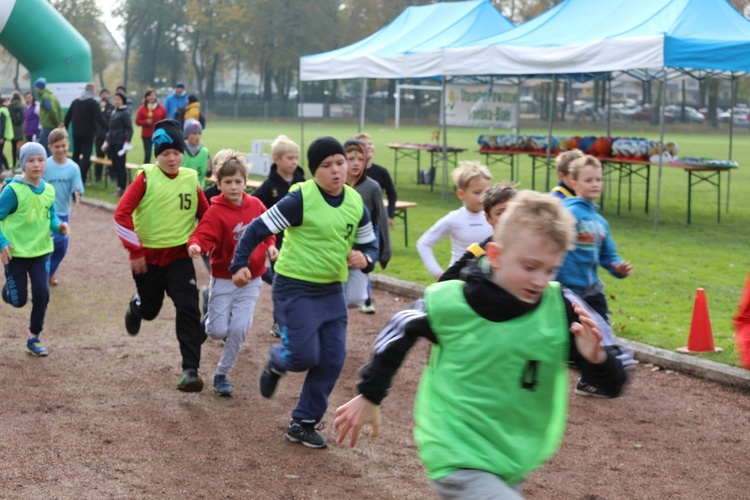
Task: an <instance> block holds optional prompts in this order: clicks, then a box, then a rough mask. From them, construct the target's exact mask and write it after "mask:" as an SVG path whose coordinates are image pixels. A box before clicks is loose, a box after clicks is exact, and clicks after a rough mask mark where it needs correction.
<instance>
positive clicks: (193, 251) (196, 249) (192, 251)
mask: <svg viewBox="0 0 750 500" xmlns="http://www.w3.org/2000/svg"><path fill="white" fill-rule="evenodd" d="M187 251H188V255H189V256H190V258H191V259H197V258H198V257H200V256H201V246H200V245H196V244H195V243H193V244H192V245H190V246H189V247H188V248H187Z"/></svg>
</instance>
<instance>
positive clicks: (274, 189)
mask: <svg viewBox="0 0 750 500" xmlns="http://www.w3.org/2000/svg"><path fill="white" fill-rule="evenodd" d="M298 182H305V171H304V170H302V168H301V167H297V169H296V170H295V171H294V178H293V179H292V182H287V181H285V180H284V178H283V177H281V175H279V172H278V167H277V166H276V164H275V163H274V164H273V165H271V172H270V173H269V174H268V177H267V178H266V180H264V181H263V184H261V185H260V186H258V188H257V189H255V190H254V191H253V193H252V194H253V196H255V197H256V198H258V199H259V200H260V201H262V202H263V204H264V205H265V206H266V208H267V209H270V208H271V207H272V206H274V205H276V203H277V202H278V201H279V200H280V199H282V198H283V197H284V196H286V194H287V193H288V192H289V188H290V187H291V186H292V184H297V183H298ZM283 242H284V232H283V231H282V232H280V233H279V234H277V235H276V248H281V244H282V243H283Z"/></svg>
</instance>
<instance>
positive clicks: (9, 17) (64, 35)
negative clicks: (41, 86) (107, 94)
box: [0, 0, 92, 108]
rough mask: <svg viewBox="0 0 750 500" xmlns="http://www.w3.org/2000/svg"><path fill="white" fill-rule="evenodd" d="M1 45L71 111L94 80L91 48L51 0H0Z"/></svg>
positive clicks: (32, 79) (31, 84)
mask: <svg viewBox="0 0 750 500" xmlns="http://www.w3.org/2000/svg"><path fill="white" fill-rule="evenodd" d="M0 45H2V46H3V47H5V48H6V49H7V50H8V52H10V53H11V54H12V55H13V57H15V58H16V59H18V60H19V61H20V62H21V64H23V65H24V67H25V68H26V69H28V70H29V76H30V79H31V83H30V86H33V82H34V81H35V80H36V79H37V78H39V77H44V78H46V79H47V86H48V88H50V89H52V92H54V93H55V95H56V96H57V98H58V99H59V100H60V104H62V106H63V107H64V108H67V107H68V106H69V105H70V103H71V102H72V101H73V99H75V98H76V97H78V96H79V95H80V94H81V92H82V91H83V87H84V86H85V85H86V83H88V82H90V81H91V78H92V66H91V65H92V60H91V47H90V46H89V43H88V42H87V41H86V39H85V38H83V36H82V35H81V34H80V33H78V31H76V29H75V28H73V26H71V25H70V23H68V21H66V20H65V18H64V17H63V16H62V15H61V14H60V13H59V12H57V10H55V8H54V7H52V5H50V3H49V2H48V1H47V0H0Z"/></svg>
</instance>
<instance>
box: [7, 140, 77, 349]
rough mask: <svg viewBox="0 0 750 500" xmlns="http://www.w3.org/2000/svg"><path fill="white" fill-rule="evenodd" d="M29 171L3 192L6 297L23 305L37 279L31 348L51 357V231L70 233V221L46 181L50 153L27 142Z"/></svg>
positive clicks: (22, 154) (22, 155)
mask: <svg viewBox="0 0 750 500" xmlns="http://www.w3.org/2000/svg"><path fill="white" fill-rule="evenodd" d="M18 161H19V165H20V166H21V170H22V171H23V173H22V174H21V175H19V176H17V177H15V178H14V179H11V180H10V182H9V183H8V184H7V185H6V187H5V189H3V190H2V192H0V262H2V264H3V266H5V285H4V286H3V291H2V296H3V301H5V302H7V303H8V304H10V305H12V306H13V307H23V306H24V305H25V304H26V300H27V298H28V291H27V289H28V282H27V279H26V276H27V275H28V280H29V281H31V320H30V322H29V337H28V339H27V341H26V352H27V353H28V354H31V355H32V356H46V355H47V354H48V353H47V349H46V348H45V347H44V346H43V345H42V342H41V340H39V335H40V334H41V333H42V328H43V327H44V316H45V315H46V313H47V303H48V302H49V256H50V254H51V253H52V250H53V244H52V238H51V237H50V231H52V232H53V233H54V234H60V235H67V234H68V224H67V222H60V219H59V218H58V217H57V214H56V213H55V188H54V187H52V184H49V183H47V182H44V180H43V179H42V175H43V174H44V169H45V167H46V165H47V151H46V150H45V149H44V147H43V146H42V145H41V144H39V143H36V142H27V143H26V144H24V145H23V146H22V147H21V149H20V150H19V151H18Z"/></svg>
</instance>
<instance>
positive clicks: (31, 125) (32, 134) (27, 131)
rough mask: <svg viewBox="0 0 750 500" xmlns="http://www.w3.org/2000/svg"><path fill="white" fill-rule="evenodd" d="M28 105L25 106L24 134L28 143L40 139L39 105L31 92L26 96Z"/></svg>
mask: <svg viewBox="0 0 750 500" xmlns="http://www.w3.org/2000/svg"><path fill="white" fill-rule="evenodd" d="M24 99H25V101H26V104H24V105H23V133H24V135H25V136H26V142H31V141H36V140H37V139H38V138H39V103H38V102H36V97H34V94H33V93H31V92H26V95H25V96H24Z"/></svg>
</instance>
